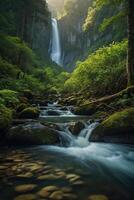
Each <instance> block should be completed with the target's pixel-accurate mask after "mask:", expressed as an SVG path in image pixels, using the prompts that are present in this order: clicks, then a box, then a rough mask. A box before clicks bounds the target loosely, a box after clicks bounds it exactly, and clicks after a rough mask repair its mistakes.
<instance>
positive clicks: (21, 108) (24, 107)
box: [16, 103, 29, 113]
mask: <svg viewBox="0 0 134 200" xmlns="http://www.w3.org/2000/svg"><path fill="white" fill-rule="evenodd" d="M28 106H29V105H28V104H26V103H20V104H19V105H18V106H17V108H16V112H17V113H20V112H22V111H23V110H24V109H26V108H27V107H28Z"/></svg>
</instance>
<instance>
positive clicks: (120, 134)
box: [90, 108, 134, 144]
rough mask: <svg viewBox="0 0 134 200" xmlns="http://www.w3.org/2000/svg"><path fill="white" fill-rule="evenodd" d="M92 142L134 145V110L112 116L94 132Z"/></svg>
mask: <svg viewBox="0 0 134 200" xmlns="http://www.w3.org/2000/svg"><path fill="white" fill-rule="evenodd" d="M90 141H93V142H113V143H129V144H134V108H128V109H124V110H123V111H121V112H116V113H115V114H113V115H111V116H110V117H109V118H107V119H106V120H105V121H103V122H102V123H101V124H100V125H99V126H97V127H96V128H95V129H94V130H93V132H92V134H91V136H90Z"/></svg>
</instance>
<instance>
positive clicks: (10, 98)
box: [0, 89, 19, 107]
mask: <svg viewBox="0 0 134 200" xmlns="http://www.w3.org/2000/svg"><path fill="white" fill-rule="evenodd" d="M0 103H2V104H4V105H5V106H7V107H15V106H17V104H18V103H19V99H18V93H17V92H15V91H12V90H6V89H5V90H0Z"/></svg>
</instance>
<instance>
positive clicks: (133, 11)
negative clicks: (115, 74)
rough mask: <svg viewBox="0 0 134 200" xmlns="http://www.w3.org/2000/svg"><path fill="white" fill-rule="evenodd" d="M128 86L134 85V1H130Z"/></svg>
mask: <svg viewBox="0 0 134 200" xmlns="http://www.w3.org/2000/svg"><path fill="white" fill-rule="evenodd" d="M127 74H128V85H129V86H130V85H134V0H128V63H127Z"/></svg>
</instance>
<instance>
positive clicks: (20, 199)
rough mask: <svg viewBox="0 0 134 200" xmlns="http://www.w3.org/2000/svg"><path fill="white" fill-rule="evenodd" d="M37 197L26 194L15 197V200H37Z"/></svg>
mask: <svg viewBox="0 0 134 200" xmlns="http://www.w3.org/2000/svg"><path fill="white" fill-rule="evenodd" d="M36 199H37V198H36V195H34V194H24V195H19V196H17V197H15V199H14V200H36Z"/></svg>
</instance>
